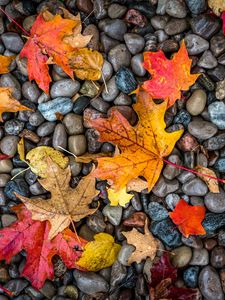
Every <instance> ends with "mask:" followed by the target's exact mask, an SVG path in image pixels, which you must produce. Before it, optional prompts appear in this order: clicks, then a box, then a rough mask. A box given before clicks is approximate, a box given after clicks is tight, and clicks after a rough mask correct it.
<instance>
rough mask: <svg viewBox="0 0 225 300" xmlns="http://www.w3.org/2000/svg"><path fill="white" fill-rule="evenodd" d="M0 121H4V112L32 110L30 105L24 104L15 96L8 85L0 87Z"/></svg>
mask: <svg viewBox="0 0 225 300" xmlns="http://www.w3.org/2000/svg"><path fill="white" fill-rule="evenodd" d="M0 97H1V102H0V121H1V122H2V121H3V120H2V114H3V113H4V112H18V111H21V110H32V109H30V108H29V107H26V106H24V105H22V104H21V103H20V102H19V101H17V100H16V99H14V98H13V96H12V89H11V88H8V87H0Z"/></svg>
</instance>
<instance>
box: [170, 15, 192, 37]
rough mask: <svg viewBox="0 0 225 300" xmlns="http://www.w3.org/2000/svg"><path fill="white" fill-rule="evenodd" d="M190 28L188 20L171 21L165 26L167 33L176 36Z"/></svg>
mask: <svg viewBox="0 0 225 300" xmlns="http://www.w3.org/2000/svg"><path fill="white" fill-rule="evenodd" d="M187 28H188V22H187V20H186V19H171V20H170V21H169V22H168V23H167V24H166V26H165V33H166V34H168V35H175V34H178V33H181V32H183V31H185V30H186V29H187Z"/></svg>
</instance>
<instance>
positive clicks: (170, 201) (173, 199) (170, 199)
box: [165, 193, 180, 210]
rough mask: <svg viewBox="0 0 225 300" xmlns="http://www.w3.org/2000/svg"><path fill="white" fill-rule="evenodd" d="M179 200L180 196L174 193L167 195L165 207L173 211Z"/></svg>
mask: <svg viewBox="0 0 225 300" xmlns="http://www.w3.org/2000/svg"><path fill="white" fill-rule="evenodd" d="M179 200H180V196H179V195H177V194H174V193H172V194H169V195H167V196H166V198H165V201H166V205H167V206H168V208H169V209H171V210H174V208H175V207H176V205H177V203H178V202H179Z"/></svg>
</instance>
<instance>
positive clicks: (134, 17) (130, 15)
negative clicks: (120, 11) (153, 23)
mask: <svg viewBox="0 0 225 300" xmlns="http://www.w3.org/2000/svg"><path fill="white" fill-rule="evenodd" d="M125 21H126V22H127V23H129V24H132V25H137V26H138V27H145V26H146V25H147V23H148V20H147V18H146V17H145V16H144V15H142V14H141V13H140V12H139V11H138V10H136V9H129V10H128V12H127V13H126V16H125Z"/></svg>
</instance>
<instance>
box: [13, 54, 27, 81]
mask: <svg viewBox="0 0 225 300" xmlns="http://www.w3.org/2000/svg"><path fill="white" fill-rule="evenodd" d="M16 64H17V67H18V70H19V71H20V73H21V74H22V75H24V76H27V77H28V71H27V59H26V58H25V57H24V58H20V56H19V55H17V57H16Z"/></svg>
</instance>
